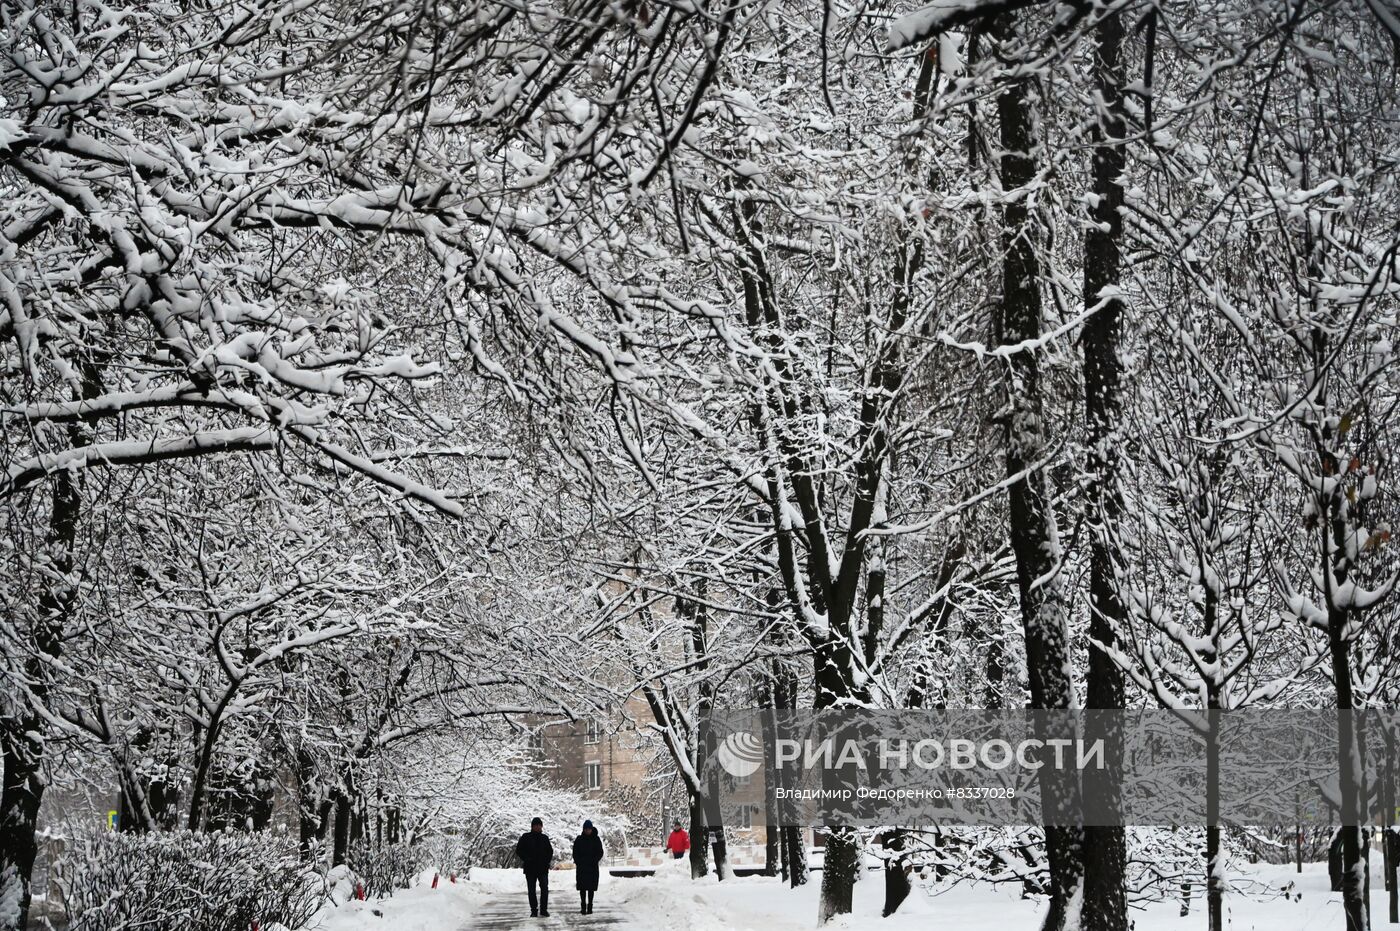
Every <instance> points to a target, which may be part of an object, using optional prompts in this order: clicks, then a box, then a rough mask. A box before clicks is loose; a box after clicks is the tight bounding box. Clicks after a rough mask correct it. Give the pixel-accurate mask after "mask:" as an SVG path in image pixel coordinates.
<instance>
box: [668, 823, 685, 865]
mask: <svg viewBox="0 0 1400 931" xmlns="http://www.w3.org/2000/svg"><path fill="white" fill-rule="evenodd" d="M666 849H667V850H669V851H671V856H673V857H675V858H676V859H677V860H679V859H680V858H681V857H683V856H685V852H686V851H687V850H689V849H690V835H689V834H687V833H686V832H685V828H683V827H681V822H680V819H679V818H678V819H676V823H675V824H673V825H671V836H670V837H668V838H666Z"/></svg>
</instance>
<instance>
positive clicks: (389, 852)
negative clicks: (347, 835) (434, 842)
mask: <svg viewBox="0 0 1400 931" xmlns="http://www.w3.org/2000/svg"><path fill="white" fill-rule="evenodd" d="M426 861H427V853H426V851H424V850H423V848H422V847H420V846H417V845H410V844H405V843H398V844H376V843H374V842H373V841H362V842H359V843H355V844H352V845H351V846H350V849H349V850H347V851H346V853H345V863H346V865H347V866H349V867H350V870H351V872H353V873H354V874H355V876H356V877H357V878H358V879H359V880H360V882H362V883H364V886H365V895H366V896H374V897H375V898H383V897H384V896H386V895H393V894H394V890H395V889H407V888H408V887H409V885H410V884H411V883H412V882H413V877H415V876H417V875H418V874H419V873H420V872H421V871H422V870H423V867H424V866H425V865H426Z"/></svg>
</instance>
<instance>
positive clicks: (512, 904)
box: [462, 890, 630, 931]
mask: <svg viewBox="0 0 1400 931" xmlns="http://www.w3.org/2000/svg"><path fill="white" fill-rule="evenodd" d="M570 891H571V892H572V891H573V890H570ZM570 900H572V902H571V901H570ZM549 904H550V909H549V917H548V918H531V917H530V903H529V901H528V900H527V899H526V898H525V893H524V892H521V893H520V894H519V895H517V896H504V895H500V896H495V897H493V898H492V899H491V900H490V901H488V902H487V903H486V905H485V907H483V908H482V909H481V911H479V912H478V913H477V914H476V915H474V916H473V917H472V918H470V919H469V920H468V921H467V923H466V926H465V927H463V928H462V931H516V929H521V931H528V929H530V928H540V929H545V931H553V929H557V928H599V929H610V928H618V927H620V926H621V925H622V924H624V923H625V922H626V921H627V920H628V919H629V917H630V916H629V915H628V914H627V913H626V911H625V905H622V904H616V905H610V904H607V903H603V902H595V903H594V905H593V914H591V915H580V914H579V913H578V897H577V896H575V895H571V896H568V897H567V898H563V899H562V901H556V900H555V898H554V896H550V903H549Z"/></svg>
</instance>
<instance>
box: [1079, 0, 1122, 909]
mask: <svg viewBox="0 0 1400 931" xmlns="http://www.w3.org/2000/svg"><path fill="white" fill-rule="evenodd" d="M1122 45H1123V23H1122V19H1121V14H1120V13H1118V12H1116V11H1115V12H1113V13H1111V14H1107V15H1105V16H1104V17H1102V18H1101V19H1100V20H1099V24H1098V28H1097V29H1096V31H1095V42H1094V50H1093V54H1094V66H1093V75H1094V90H1095V92H1096V93H1097V95H1098V97H1099V99H1100V110H1099V112H1098V114H1096V119H1095V121H1094V130H1093V139H1094V142H1095V143H1096V145H1095V147H1094V150H1093V152H1094V155H1093V176H1094V194H1095V195H1096V197H1097V202H1096V203H1095V205H1094V206H1093V209H1092V211H1091V218H1092V220H1093V222H1092V223H1090V224H1089V228H1088V231H1087V232H1086V233H1085V236H1084V304H1085V307H1086V309H1090V308H1095V307H1097V308H1098V309H1097V310H1095V311H1094V312H1093V315H1092V316H1090V318H1089V320H1088V322H1087V323H1085V325H1084V330H1083V333H1082V340H1083V344H1084V410H1085V415H1086V416H1087V418H1088V442H1089V450H1088V457H1087V459H1088V469H1089V479H1090V485H1089V495H1088V498H1089V505H1090V508H1091V511H1090V518H1091V526H1092V530H1093V533H1092V535H1091V536H1090V551H1089V552H1090V555H1089V563H1090V580H1089V602H1090V621H1089V636H1090V638H1091V639H1092V640H1094V641H1096V642H1097V643H1099V644H1101V645H1103V646H1104V647H1107V648H1112V647H1113V646H1114V645H1115V641H1116V637H1117V630H1118V629H1119V628H1120V627H1121V626H1122V624H1123V620H1124V610H1123V604H1122V602H1121V600H1120V598H1119V596H1118V586H1117V582H1116V580H1115V570H1116V567H1117V565H1118V559H1117V545H1118V544H1117V541H1118V522H1119V515H1120V514H1121V512H1122V510H1123V500H1122V493H1121V491H1120V490H1119V486H1118V448H1119V445H1120V444H1119V441H1118V425H1119V424H1120V423H1121V422H1122V417H1123V403H1122V398H1121V389H1120V383H1121V381H1122V371H1123V365H1122V360H1121V357H1120V355H1119V353H1120V344H1121V342H1122V329H1123V324H1122V314H1123V302H1122V301H1121V300H1120V299H1119V298H1118V297H1117V292H1118V290H1119V284H1120V265H1121V259H1120V248H1121V247H1120V240H1121V238H1122V232H1123V219H1122V215H1121V213H1120V208H1121V207H1122V205H1123V188H1122V185H1121V184H1120V183H1119V179H1120V177H1121V176H1122V174H1123V168H1124V164H1125V162H1126V157H1125V155H1126V153H1125V151H1124V145H1125V144H1124V142H1123V133H1124V130H1125V127H1126V121H1125V119H1124V114H1123V101H1122V84H1123V77H1122V71H1123V69H1122ZM1087 686H1088V706H1089V708H1091V709H1109V710H1111V711H1113V712H1117V711H1119V710H1121V709H1122V708H1123V706H1124V688H1123V673H1122V671H1121V670H1120V669H1119V668H1118V664H1117V663H1115V662H1114V661H1113V660H1112V659H1111V658H1110V657H1108V656H1107V655H1105V654H1104V653H1103V651H1102V650H1100V649H1094V648H1092V647H1091V648H1090V650H1089V675H1088V682H1087ZM1090 722H1091V728H1092V731H1093V732H1092V733H1091V734H1089V735H1088V736H1089V737H1090V739H1094V738H1098V739H1102V740H1103V741H1104V758H1105V761H1106V763H1107V765H1106V766H1105V767H1104V768H1103V769H1089V770H1087V771H1085V773H1084V793H1085V796H1086V797H1092V798H1094V799H1095V804H1096V805H1098V806H1102V807H1103V808H1104V810H1107V811H1121V809H1122V774H1123V764H1122V759H1123V729H1122V721H1121V717H1120V716H1119V715H1117V714H1108V715H1092V714H1091V715H1090ZM1115 820H1116V819H1115ZM1127 860H1128V854H1127V841H1126V838H1125V835H1124V831H1123V828H1122V827H1119V826H1116V825H1107V826H1088V827H1085V829H1084V925H1085V927H1088V928H1093V929H1095V931H1127V928H1128V903H1127V897H1126V893H1125V885H1126V882H1127Z"/></svg>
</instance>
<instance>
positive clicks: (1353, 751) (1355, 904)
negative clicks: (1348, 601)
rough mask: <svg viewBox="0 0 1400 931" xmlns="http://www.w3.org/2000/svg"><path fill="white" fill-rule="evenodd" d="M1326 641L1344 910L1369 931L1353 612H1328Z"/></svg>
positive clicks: (1349, 923)
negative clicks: (1333, 692)
mask: <svg viewBox="0 0 1400 931" xmlns="http://www.w3.org/2000/svg"><path fill="white" fill-rule="evenodd" d="M1327 613H1328V618H1327V633H1328V636H1327V641H1328V647H1329V649H1330V652H1331V658H1332V680H1333V682H1334V683H1335V684H1336V689H1337V712H1338V714H1337V762H1338V776H1339V778H1338V780H1337V789H1338V792H1339V793H1340V795H1341V799H1342V910H1343V912H1344V913H1345V914H1346V928H1347V931H1367V929H1368V928H1369V927H1370V921H1369V920H1368V915H1367V909H1366V901H1365V899H1364V897H1363V887H1364V882H1363V879H1362V872H1363V870H1364V868H1365V867H1364V863H1365V861H1364V860H1363V859H1362V851H1361V799H1360V789H1359V785H1360V780H1359V777H1360V772H1359V770H1360V767H1359V765H1358V760H1359V755H1358V752H1357V734H1356V721H1355V720H1354V718H1353V717H1352V709H1353V705H1354V699H1353V697H1352V687H1351V675H1352V673H1351V656H1350V655H1349V653H1348V650H1347V648H1348V642H1347V641H1346V640H1345V639H1344V637H1343V632H1344V631H1345V630H1346V627H1347V623H1348V621H1349V619H1350V614H1351V612H1350V611H1346V610H1342V609H1340V608H1331V609H1329V611H1328V612H1327Z"/></svg>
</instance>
